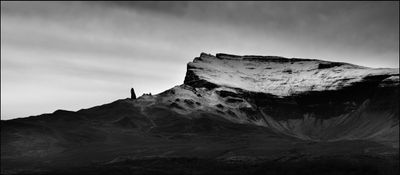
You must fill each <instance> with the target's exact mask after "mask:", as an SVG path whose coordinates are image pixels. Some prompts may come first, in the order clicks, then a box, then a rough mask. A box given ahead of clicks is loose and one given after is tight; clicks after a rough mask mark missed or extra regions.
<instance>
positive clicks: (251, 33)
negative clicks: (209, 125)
mask: <svg viewBox="0 0 400 175" xmlns="http://www.w3.org/2000/svg"><path fill="white" fill-rule="evenodd" d="M201 52H205V53H210V54H215V53H229V54H237V55H275V56H283V57H289V58H292V57H296V58H311V59H322V60H328V61H340V62H349V63H353V64H358V65H362V66H367V67H391V68H397V67H399V66H398V65H399V2H238V1H234V2H228V1H225V2H188V1H186V2H185V1H180V2H176V1H174V2H165V1H161V2H4V1H2V2H1V119H2V120H6V119H12V118H17V117H28V116H32V115H39V114H43V113H51V112H53V111H55V110H57V109H65V110H72V111H76V110H79V109H82V108H89V107H92V106H97V105H101V104H105V103H110V102H112V101H115V100H117V99H123V98H128V97H129V96H130V88H131V87H133V88H135V91H136V95H137V96H140V95H142V94H143V93H152V94H157V93H160V92H163V91H164V90H167V89H169V88H171V87H173V86H176V85H180V84H182V83H183V80H184V77H185V73H186V64H187V63H188V62H190V61H192V60H193V59H194V58H195V57H197V56H199V55H200V53H201Z"/></svg>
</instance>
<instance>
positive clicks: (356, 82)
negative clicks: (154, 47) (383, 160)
mask: <svg viewBox="0 0 400 175" xmlns="http://www.w3.org/2000/svg"><path fill="white" fill-rule="evenodd" d="M184 84H185V85H188V86H191V87H193V88H194V89H202V88H205V89H207V91H208V92H209V93H215V94H216V95H217V96H218V98H219V100H222V102H220V103H218V106H217V108H219V109H216V110H217V111H221V109H222V108H221V106H223V105H222V104H225V105H227V107H225V108H223V109H225V111H229V113H228V112H227V113H225V115H226V118H230V117H231V118H232V120H233V121H234V120H236V119H237V117H238V116H241V117H239V118H241V119H240V121H242V122H243V121H246V122H249V123H254V124H257V125H262V126H265V127H269V128H271V129H273V130H275V131H277V132H280V133H286V134H288V135H292V136H296V137H299V138H302V139H312V140H321V139H322V140H337V139H371V138H374V139H377V138H378V139H379V138H381V137H385V138H388V137H387V135H391V136H390V139H389V140H391V141H393V142H394V144H395V146H398V139H395V137H396V136H398V130H396V128H398V120H399V114H398V110H399V108H398V99H399V94H398V87H399V70H398V69H389V68H388V69H385V68H379V69H375V68H367V67H362V66H357V65H352V64H348V63H341V62H329V61H323V60H316V59H299V58H291V59H289V58H283V57H276V56H237V55H229V54H217V55H216V56H213V55H209V54H205V53H202V54H201V55H200V57H197V58H195V59H194V61H193V62H190V63H188V70H187V74H186V77H185V81H184ZM221 88H223V89H224V90H220V89H221ZM203 96H206V95H203ZM208 98H213V96H212V95H210V97H208ZM214 98H215V97H214ZM210 103H212V101H211V102H210ZM225 105H224V106H225ZM232 111H235V112H232ZM222 112H223V111H222ZM219 113H221V112H219ZM233 114H234V115H233ZM374 122H375V123H374ZM378 123H379V125H377V124H378ZM367 131H371V132H367ZM384 135H385V136H384Z"/></svg>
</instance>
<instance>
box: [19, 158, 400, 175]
mask: <svg viewBox="0 0 400 175" xmlns="http://www.w3.org/2000/svg"><path fill="white" fill-rule="evenodd" d="M398 163H399V161H398V158H395V157H393V159H383V158H377V157H369V156H365V155H364V156H363V155H360V156H357V157H330V158H316V159H314V160H297V161H285V162H280V161H263V160H258V161H249V160H231V161H228V160H216V159H199V158H148V159H138V160H134V159H133V160H131V159H126V160H124V161H121V162H117V163H108V164H98V165H92V166H86V167H78V168H68V169H56V170H49V171H37V172H31V171H30V172H26V174H49V175H50V174H54V175H67V174H87V175H97V174H98V175H107V174H115V175H128V174H145V175H146V174H148V175H150V174H154V175H157V174H160V175H162V174H233V175H247V174H268V175H281V174H287V175H290V174H300V175H303V174H304V175H310V174H338V175H339V174H351V175H384V174H385V175H386V174H387V175H389V174H398V172H399V167H398ZM19 174H25V173H24V172H20V173H19Z"/></svg>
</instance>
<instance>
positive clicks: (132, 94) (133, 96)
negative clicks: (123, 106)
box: [131, 88, 136, 99]
mask: <svg viewBox="0 0 400 175" xmlns="http://www.w3.org/2000/svg"><path fill="white" fill-rule="evenodd" d="M131 99H136V94H135V90H134V89H133V88H131Z"/></svg>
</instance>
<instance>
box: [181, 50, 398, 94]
mask: <svg viewBox="0 0 400 175" xmlns="http://www.w3.org/2000/svg"><path fill="white" fill-rule="evenodd" d="M187 71H188V72H187V74H186V78H185V84H188V85H191V84H195V83H196V82H198V81H204V82H208V83H211V84H215V85H218V86H225V87H232V88H240V89H243V90H247V91H253V92H263V93H269V94H273V95H278V96H288V95H291V94H294V93H301V92H306V91H322V90H336V89H340V88H343V87H346V86H349V85H351V84H353V83H357V82H361V81H364V80H366V77H371V76H381V75H382V76H387V77H389V76H397V77H398V74H399V70H398V69H391V68H368V67H362V66H357V65H353V64H348V63H340V62H329V61H323V60H315V59H298V58H292V59H288V58H283V57H276V56H237V55H228V54H216V56H213V55H210V54H205V53H202V54H201V55H200V57H197V58H195V59H194V60H193V62H190V63H188V70H187ZM392 79H394V80H396V81H398V78H397V79H396V78H392Z"/></svg>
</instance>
